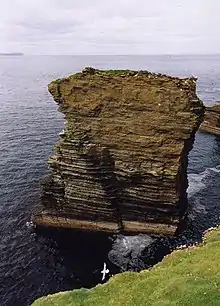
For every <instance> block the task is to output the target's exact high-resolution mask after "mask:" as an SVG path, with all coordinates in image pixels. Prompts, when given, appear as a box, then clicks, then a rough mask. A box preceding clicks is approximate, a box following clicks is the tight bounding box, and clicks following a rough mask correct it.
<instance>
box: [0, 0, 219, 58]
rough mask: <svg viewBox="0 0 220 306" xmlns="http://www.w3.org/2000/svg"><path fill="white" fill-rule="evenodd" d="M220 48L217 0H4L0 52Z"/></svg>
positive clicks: (206, 50) (198, 50)
mask: <svg viewBox="0 0 220 306" xmlns="http://www.w3.org/2000/svg"><path fill="white" fill-rule="evenodd" d="M14 51H21V52H24V53H27V54H185V53H189V54H194V53H197V54H208V53H220V1H219V0H179V1H178V0H108V1H107V0H1V8H0V52H14Z"/></svg>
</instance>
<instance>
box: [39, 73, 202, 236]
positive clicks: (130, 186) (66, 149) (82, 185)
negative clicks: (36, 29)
mask: <svg viewBox="0 0 220 306" xmlns="http://www.w3.org/2000/svg"><path fill="white" fill-rule="evenodd" d="M49 91H50V93H51V94H52V96H53V98H54V100H55V101H56V102H57V103H58V104H59V110H60V111H61V112H62V113H63V114H65V118H66V124H65V129H64V131H63V132H62V133H61V140H60V141H59V143H58V144H57V145H56V146H55V153H54V155H53V156H52V157H51V158H50V159H49V167H50V169H51V176H50V177H49V178H48V179H47V180H46V181H45V182H44V183H43V185H42V186H43V196H42V202H43V206H44V210H43V212H42V213H41V214H38V215H36V216H35V223H36V224H37V225H41V226H57V227H58V226H60V227H69V228H77V229H84V230H100V231H109V232H118V231H125V232H146V233H156V234H158V233H162V234H168V235H172V234H174V233H175V232H176V229H177V228H178V226H179V224H180V223H181V220H182V219H183V218H184V215H185V213H186V210H187V193H186V189H187V186H188V181H187V162H188V153H189V151H190V150H191V148H192V145H193V141H194V135H195V132H196V130H197V129H198V127H199V125H200V123H201V121H202V119H203V113H204V106H203V104H202V102H201V101H200V100H199V99H198V97H197V96H196V79H195V78H186V79H179V78H174V77H169V76H166V75H161V74H153V73H149V72H147V71H128V70H122V71H111V70H110V71H100V70H95V69H93V68H86V69H84V70H83V71H82V72H81V73H77V74H75V75H72V76H70V77H68V78H65V79H59V80H56V81H54V82H52V83H51V84H50V85H49Z"/></svg>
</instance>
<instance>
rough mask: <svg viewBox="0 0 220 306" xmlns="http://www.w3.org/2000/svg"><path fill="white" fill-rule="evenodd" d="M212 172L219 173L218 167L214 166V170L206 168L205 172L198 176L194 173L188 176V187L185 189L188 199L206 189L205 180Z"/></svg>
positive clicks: (219, 166) (219, 167) (219, 168)
mask: <svg viewBox="0 0 220 306" xmlns="http://www.w3.org/2000/svg"><path fill="white" fill-rule="evenodd" d="M213 172H214V173H220V165H218V166H216V167H215V168H206V169H205V171H203V172H200V173H198V174H196V173H190V174H188V180H189V187H188V189H187V192H188V196H189V198H190V197H192V196H193V195H194V194H196V193H197V192H199V191H200V190H202V189H204V188H205V187H206V179H207V178H208V177H209V176H210V175H211V174H212V173H213Z"/></svg>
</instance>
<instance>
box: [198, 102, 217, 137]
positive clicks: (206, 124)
mask: <svg viewBox="0 0 220 306" xmlns="http://www.w3.org/2000/svg"><path fill="white" fill-rule="evenodd" d="M200 130H201V131H202V132H206V133H210V134H214V135H220V103H219V104H216V105H214V106H210V107H206V110H205V117H204V121H203V123H202V124H201V126H200Z"/></svg>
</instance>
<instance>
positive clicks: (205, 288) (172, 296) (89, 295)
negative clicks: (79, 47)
mask: <svg viewBox="0 0 220 306" xmlns="http://www.w3.org/2000/svg"><path fill="white" fill-rule="evenodd" d="M51 305H54V306H55V305H56V306H82V305H88V306H92V305H93V306H110V305H112V306H113V305H114V306H118V305H120V306H122V305H123V306H128V305H129V306H136V305H137V306H141V305H147V306H150V305H154V306H156V305H158V306H165V305H167V306H172V305H186V306H190V305H193V306H196V305H198V306H202V305H213V306H218V305H220V228H218V229H214V230H212V231H209V232H208V233H207V234H206V235H205V237H204V243H203V244H202V245H200V246H196V247H192V248H189V249H183V250H177V251H175V252H173V253H172V254H170V255H168V256H166V257H165V259H164V260H163V261H162V262H161V263H159V264H158V265H156V266H155V267H154V268H152V269H151V270H145V271H142V272H140V273H134V272H126V273H122V274H118V275H116V276H114V277H112V278H111V279H110V280H109V281H108V282H107V283H106V284H104V285H98V286H96V287H95V288H94V289H91V290H88V289H80V290H74V291H70V292H64V293H57V294H55V295H49V296H47V297H44V298H41V299H39V300H37V301H35V302H34V304H33V306H51Z"/></svg>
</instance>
